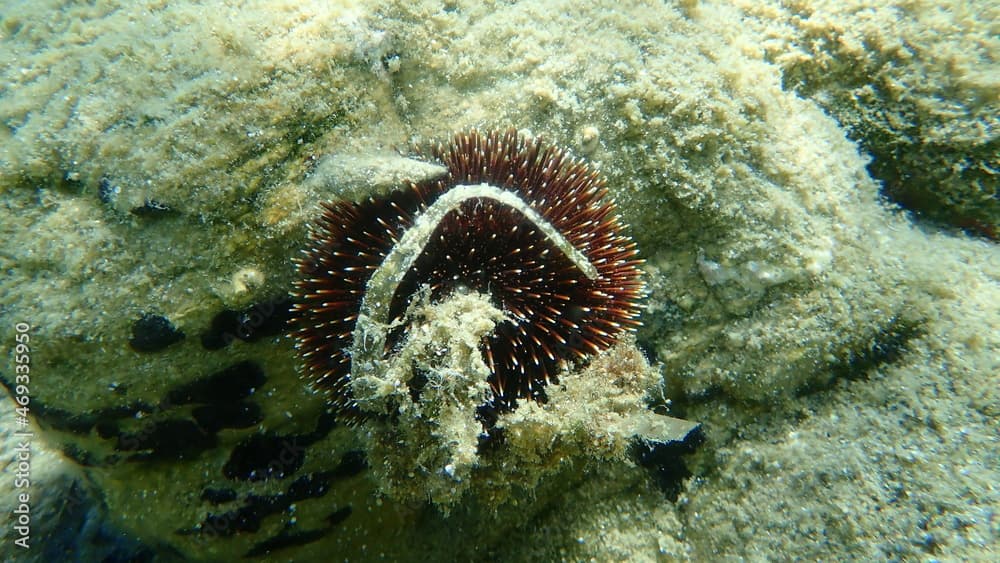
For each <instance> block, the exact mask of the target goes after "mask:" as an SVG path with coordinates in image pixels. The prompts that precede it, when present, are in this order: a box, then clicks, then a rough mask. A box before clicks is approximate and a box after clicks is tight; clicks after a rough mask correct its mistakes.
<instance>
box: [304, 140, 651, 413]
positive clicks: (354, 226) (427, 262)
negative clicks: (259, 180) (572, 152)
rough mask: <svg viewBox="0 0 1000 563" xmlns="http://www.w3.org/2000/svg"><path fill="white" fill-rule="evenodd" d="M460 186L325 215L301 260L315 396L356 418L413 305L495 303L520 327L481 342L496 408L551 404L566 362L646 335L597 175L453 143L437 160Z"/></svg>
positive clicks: (523, 149) (634, 274)
mask: <svg viewBox="0 0 1000 563" xmlns="http://www.w3.org/2000/svg"><path fill="white" fill-rule="evenodd" d="M429 153H430V154H429V155H428V156H429V157H430V158H432V159H435V160H437V161H439V162H440V163H442V164H443V165H444V166H445V167H446V168H447V171H448V173H447V174H446V175H444V176H443V177H441V178H438V179H435V180H431V181H426V182H422V183H419V184H411V185H410V186H409V187H408V189H405V190H401V191H397V192H393V193H391V194H389V195H387V196H385V197H382V198H370V199H369V200H367V201H365V202H363V203H359V204H355V203H349V202H337V203H324V204H323V207H324V211H323V214H322V216H321V217H320V219H319V221H318V223H317V224H316V226H315V228H314V229H313V232H312V237H311V244H310V247H309V248H308V249H307V250H306V251H305V252H304V254H305V256H304V257H303V258H301V259H300V260H299V261H298V267H299V272H300V275H301V278H300V280H299V281H298V282H297V283H296V287H295V292H294V295H295V300H296V303H295V305H294V306H293V317H294V318H293V323H294V325H295V326H296V331H295V338H296V341H297V342H296V346H297V348H298V350H299V352H300V354H301V356H302V357H303V359H304V360H305V364H306V369H307V375H308V377H309V378H310V380H311V381H312V382H313V384H314V385H315V386H316V387H318V388H322V389H325V390H328V391H329V393H330V398H331V401H332V403H333V404H334V405H335V406H336V407H338V408H341V409H346V410H353V409H355V408H356V405H355V404H354V400H353V399H352V396H351V389H350V383H349V382H350V381H351V378H352V376H354V377H357V376H358V374H359V373H361V372H362V371H365V370H370V369H375V368H376V366H377V365H378V363H379V362H380V361H381V360H382V359H383V358H384V357H385V355H386V354H388V353H392V349H393V347H394V345H395V344H398V342H399V338H400V337H394V336H393V333H392V332H391V331H390V328H389V327H390V326H395V325H398V324H399V323H402V322H403V320H404V315H405V311H406V309H407V307H408V305H409V304H410V300H411V298H412V297H413V296H414V295H415V294H416V293H417V292H418V291H420V289H421V288H422V287H425V286H426V287H429V288H430V293H431V299H432V300H435V301H439V300H442V299H444V298H446V297H447V296H448V295H449V294H450V293H451V292H453V291H455V290H456V289H457V288H460V287H461V288H467V289H470V290H473V291H477V292H480V293H484V294H488V295H489V296H490V298H491V299H492V300H493V301H494V303H495V304H496V305H497V306H498V307H499V308H500V309H502V310H503V311H504V313H505V314H506V315H507V316H508V320H506V321H503V322H501V323H499V324H498V325H497V326H496V328H495V329H494V331H493V333H492V334H490V335H489V336H488V337H486V338H485V339H484V340H483V342H482V352H483V355H484V359H485V360H486V363H487V365H488V367H489V369H490V371H491V376H490V379H489V384H490V387H491V389H492V392H493V397H492V399H491V403H492V404H493V406H495V407H497V408H501V409H510V408H514V406H515V405H516V401H517V399H519V398H532V399H536V400H541V399H544V396H545V395H544V390H543V387H544V385H545V384H546V383H548V382H549V381H552V380H555V378H556V374H557V373H558V371H559V370H560V369H562V366H563V364H564V363H566V362H567V361H571V360H574V359H578V358H583V357H586V356H587V355H589V354H592V353H595V352H599V351H601V350H604V349H606V348H608V347H609V346H611V344H612V343H614V341H615V339H616V338H617V337H618V336H619V335H620V334H621V333H623V332H626V331H630V330H634V328H635V327H636V326H638V324H639V323H638V321H637V316H638V313H639V304H638V302H639V299H640V298H641V296H642V294H643V290H644V288H643V283H642V279H641V271H640V269H639V267H638V266H639V264H640V263H641V261H640V260H638V259H636V254H637V251H636V248H635V243H634V242H632V240H631V239H630V238H629V237H628V236H626V235H625V234H624V232H623V231H624V226H623V224H622V222H621V220H620V219H619V217H618V216H617V215H616V213H615V208H614V204H613V203H612V202H611V201H610V199H609V198H608V197H607V189H606V188H605V186H604V180H603V178H601V176H600V175H599V174H598V173H597V172H596V171H595V170H593V169H592V168H590V167H589V166H588V165H586V164H585V163H583V162H581V161H579V160H576V159H573V158H571V157H569V156H567V154H566V153H565V152H563V151H562V150H560V149H558V148H556V147H552V146H547V145H545V144H543V143H542V142H541V141H540V140H538V139H534V138H528V137H525V136H521V135H519V134H518V133H516V132H515V131H514V130H508V131H506V132H487V133H479V132H477V131H471V132H468V133H461V134H458V135H456V136H455V137H454V139H453V140H452V141H451V143H449V144H447V145H438V146H436V147H434V148H433V149H431V150H430V151H429Z"/></svg>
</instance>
